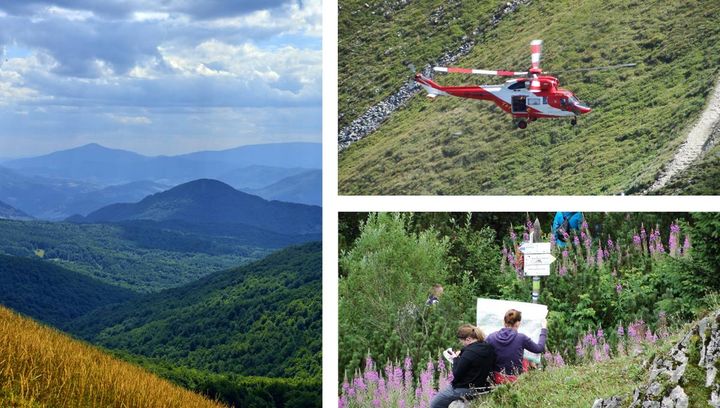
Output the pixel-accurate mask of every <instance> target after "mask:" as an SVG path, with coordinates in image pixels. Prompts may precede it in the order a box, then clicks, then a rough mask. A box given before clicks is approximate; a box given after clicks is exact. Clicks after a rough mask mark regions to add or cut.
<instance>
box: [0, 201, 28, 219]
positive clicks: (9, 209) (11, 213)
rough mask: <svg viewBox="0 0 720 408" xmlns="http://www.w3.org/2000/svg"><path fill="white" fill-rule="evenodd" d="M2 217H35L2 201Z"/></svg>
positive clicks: (0, 202) (0, 215)
mask: <svg viewBox="0 0 720 408" xmlns="http://www.w3.org/2000/svg"><path fill="white" fill-rule="evenodd" d="M0 219H5V220H32V219H33V217H31V216H29V215H27V214H25V213H24V212H22V211H20V210H18V209H17V208H15V207H13V206H11V205H8V204H5V203H4V202H2V201H0Z"/></svg>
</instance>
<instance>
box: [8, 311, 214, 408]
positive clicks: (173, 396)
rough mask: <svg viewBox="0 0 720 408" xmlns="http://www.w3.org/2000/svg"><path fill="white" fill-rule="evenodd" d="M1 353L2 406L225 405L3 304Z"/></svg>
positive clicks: (82, 407) (197, 406) (158, 406)
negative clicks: (119, 358)
mask: <svg viewBox="0 0 720 408" xmlns="http://www.w3.org/2000/svg"><path fill="white" fill-rule="evenodd" d="M0 354H1V355H2V356H3V359H2V360H0V373H2V375H1V376H0V406H3V407H61V406H62V407H70V406H72V407H81V408H85V407H87V408H91V407H110V406H115V407H121V406H124V407H148V408H153V407H157V408H160V407H169V406H172V407H193V408H199V407H221V406H222V405H221V404H218V403H215V402H213V401H210V400H209V399H206V398H204V397H202V396H200V395H198V394H194V393H192V392H190V391H187V390H184V389H182V388H180V387H178V386H176V385H172V384H170V383H169V382H167V381H165V380H161V379H160V378H158V377H157V376H155V375H152V374H150V373H149V372H147V371H145V370H143V369H141V368H139V367H137V366H136V365H134V364H130V363H126V362H122V361H120V360H117V359H115V358H112V357H110V356H109V355H107V354H105V353H103V352H102V351H100V350H98V349H97V348H95V347H91V346H88V345H87V344H84V343H82V342H79V341H77V340H73V339H71V338H69V337H68V336H66V335H64V334H61V333H59V332H57V331H55V330H52V329H49V328H47V327H44V326H42V325H40V324H37V323H35V322H33V321H32V320H30V319H27V318H24V317H21V316H19V315H17V314H15V313H13V312H11V311H10V310H8V309H6V308H4V307H2V306H0ZM39 379H42V380H39Z"/></svg>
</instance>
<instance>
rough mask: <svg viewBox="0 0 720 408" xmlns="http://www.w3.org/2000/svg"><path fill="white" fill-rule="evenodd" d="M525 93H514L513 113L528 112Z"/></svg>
mask: <svg viewBox="0 0 720 408" xmlns="http://www.w3.org/2000/svg"><path fill="white" fill-rule="evenodd" d="M525 98H526V97H525V96H523V95H514V96H513V97H512V113H525V112H527V101H526V99H525Z"/></svg>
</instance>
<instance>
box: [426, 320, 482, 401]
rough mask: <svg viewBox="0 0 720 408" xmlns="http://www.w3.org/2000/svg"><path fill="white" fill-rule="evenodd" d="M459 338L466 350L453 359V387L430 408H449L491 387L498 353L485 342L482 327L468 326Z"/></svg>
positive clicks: (447, 389) (463, 329) (446, 389)
mask: <svg viewBox="0 0 720 408" xmlns="http://www.w3.org/2000/svg"><path fill="white" fill-rule="evenodd" d="M457 338H458V340H459V341H460V343H462V345H463V348H462V349H461V350H460V352H459V353H457V354H456V355H455V358H454V359H453V365H452V373H453V380H452V383H450V385H449V386H448V387H447V388H445V389H444V390H442V391H440V392H439V393H438V394H436V395H435V396H434V397H433V399H432V401H431V402H430V408H447V407H448V406H449V405H450V403H451V402H453V401H455V400H459V399H461V398H462V397H464V396H465V395H467V394H468V393H470V392H471V391H472V390H471V388H478V387H488V386H489V385H490V382H489V378H490V373H491V372H492V369H493V366H494V364H495V350H494V349H493V348H492V346H490V345H489V344H488V343H487V342H485V334H484V333H483V332H482V330H480V329H479V328H478V327H475V326H473V325H471V324H464V325H462V326H460V327H459V328H458V331H457Z"/></svg>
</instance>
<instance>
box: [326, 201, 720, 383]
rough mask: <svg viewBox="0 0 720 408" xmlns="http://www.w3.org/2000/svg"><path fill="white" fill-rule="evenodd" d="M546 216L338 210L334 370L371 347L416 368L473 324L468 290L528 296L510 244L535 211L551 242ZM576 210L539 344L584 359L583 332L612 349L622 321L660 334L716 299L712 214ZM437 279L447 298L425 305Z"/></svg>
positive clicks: (546, 291) (380, 356) (719, 224)
mask: <svg viewBox="0 0 720 408" xmlns="http://www.w3.org/2000/svg"><path fill="white" fill-rule="evenodd" d="M553 216H554V213H537V214H533V213H530V214H526V213H522V214H520V213H498V214H489V213H467V214H465V213H412V214H411V213H378V214H376V213H372V214H367V213H344V214H341V216H340V220H339V223H340V232H339V243H340V244H339V246H340V248H339V250H340V253H339V258H340V272H339V273H340V287H339V296H340V303H339V318H340V323H339V324H340V326H339V330H340V339H339V354H340V361H339V370H340V371H339V372H340V378H341V379H342V378H343V377H344V376H345V378H350V377H352V376H354V375H356V372H357V371H356V370H366V372H367V370H368V364H369V363H368V361H369V360H367V359H368V358H369V357H368V355H369V356H371V357H372V359H373V360H374V361H377V362H378V363H380V364H381V367H382V365H384V364H385V362H388V363H394V364H397V366H398V367H400V366H401V365H402V364H403V363H402V362H403V360H406V361H412V362H413V365H412V367H413V371H414V374H415V375H419V374H420V371H421V370H424V367H426V366H427V365H428V364H431V363H432V362H435V363H436V364H437V359H438V356H439V352H440V351H441V350H443V349H445V348H447V347H448V345H452V344H454V343H455V330H456V329H457V327H458V326H459V325H460V324H462V323H474V322H475V318H476V314H475V301H476V298H478V297H485V298H495V299H506V300H519V301H524V302H529V301H530V299H531V279H529V278H525V277H523V275H522V267H521V265H519V264H518V259H516V254H517V252H516V249H517V247H518V245H519V244H520V243H521V242H522V241H523V240H526V239H527V234H528V232H529V230H530V229H531V228H532V221H534V220H535V218H537V219H538V220H539V221H540V225H541V226H542V230H543V231H544V235H543V241H548V242H551V241H552V234H550V225H551V222H552V219H553ZM584 217H585V224H584V225H583V228H582V229H581V230H580V231H574V232H572V233H570V234H569V237H568V241H569V242H570V243H569V244H568V245H567V246H566V247H565V249H560V248H559V247H557V246H554V249H553V255H554V256H555V258H556V261H555V263H554V264H553V265H552V270H551V275H550V276H549V277H547V278H543V279H542V287H541V291H540V301H539V303H542V304H545V305H547V306H548V309H549V315H548V333H549V334H548V342H547V345H548V346H547V347H548V349H549V352H551V353H553V355H557V356H560V358H561V359H562V360H563V361H564V362H565V363H568V364H574V363H580V362H582V361H584V358H585V357H583V356H585V354H583V356H581V355H580V354H577V353H576V348H577V346H578V344H580V343H579V341H580V340H579V339H581V338H583V336H587V335H588V333H596V332H597V333H601V334H600V336H604V337H603V338H604V339H607V342H608V344H609V345H612V346H613V347H616V345H617V344H619V343H620V340H621V339H622V336H620V335H619V334H618V333H617V332H616V329H617V328H619V327H623V326H624V327H629V326H632V327H642V328H643V333H645V332H646V331H647V332H649V333H654V334H659V333H665V332H667V331H668V330H670V331H672V330H673V329H677V328H678V327H679V326H681V325H682V324H683V323H685V322H689V321H692V320H694V319H695V318H696V317H697V316H699V315H702V314H703V313H704V311H707V310H709V309H713V308H717V307H718V306H719V305H720V296H719V295H718V292H719V291H720V280H718V279H717V276H718V275H717V274H718V271H719V270H720V248H719V247H718V245H717V242H718V241H717V240H718V236H720V214H718V213H585V214H584ZM437 283H440V284H442V285H443V287H444V289H445V292H444V295H443V297H442V298H441V300H440V302H439V304H437V305H434V306H433V307H427V306H426V305H425V302H426V300H427V298H428V294H429V290H430V288H431V287H432V285H434V284H437ZM639 322H642V323H639ZM598 330H599V331H598ZM603 331H604V332H605V334H604V335H603V334H602V332H603ZM591 358H592V357H591ZM440 360H442V358H441V359H440ZM626 362H627V361H626ZM372 369H374V368H372ZM416 378H419V377H416Z"/></svg>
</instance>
